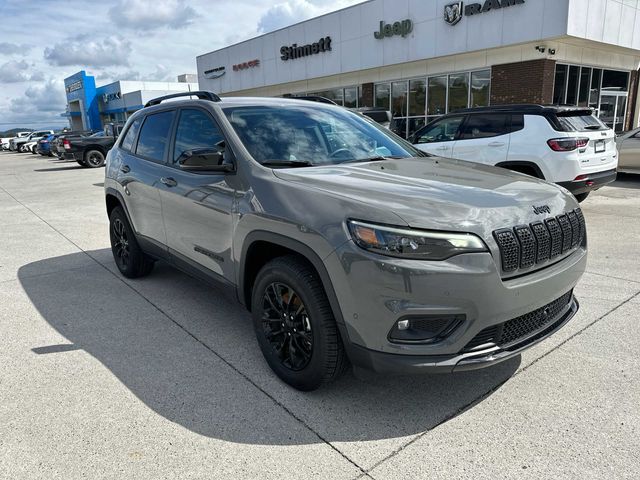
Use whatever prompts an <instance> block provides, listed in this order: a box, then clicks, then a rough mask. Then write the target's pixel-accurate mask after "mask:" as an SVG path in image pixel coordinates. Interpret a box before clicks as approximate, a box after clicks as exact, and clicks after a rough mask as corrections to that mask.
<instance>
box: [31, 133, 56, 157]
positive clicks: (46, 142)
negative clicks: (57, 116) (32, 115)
mask: <svg viewBox="0 0 640 480" xmlns="http://www.w3.org/2000/svg"><path fill="white" fill-rule="evenodd" d="M59 136H60V134H59V133H54V134H51V135H46V136H44V137H42V138H41V139H40V140H39V141H38V144H37V145H36V153H39V154H40V155H42V156H44V157H53V153H52V152H51V142H53V140H55V139H56V138H57V137H59Z"/></svg>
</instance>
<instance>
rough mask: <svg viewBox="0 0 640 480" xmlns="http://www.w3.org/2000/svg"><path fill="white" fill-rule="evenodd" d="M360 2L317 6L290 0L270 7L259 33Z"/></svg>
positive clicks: (259, 23)
mask: <svg viewBox="0 0 640 480" xmlns="http://www.w3.org/2000/svg"><path fill="white" fill-rule="evenodd" d="M355 3H360V2H358V1H353V0H351V1H349V0H338V1H334V2H330V3H329V2H324V3H320V4H316V3H315V2H313V1H310V0H288V1H286V2H282V3H278V4H276V5H273V6H272V7H269V9H268V10H267V11H266V13H264V14H263V15H262V17H261V18H260V20H259V21H258V32H260V33H268V32H272V31H274V30H278V29H279V28H283V27H287V26H289V25H292V24H294V23H298V22H301V21H303V20H307V19H309V18H311V17H316V16H318V15H322V14H324V13H327V12H331V11H335V10H339V9H341V8H344V7H348V6H350V5H353V4H355Z"/></svg>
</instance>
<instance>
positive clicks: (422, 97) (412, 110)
mask: <svg viewBox="0 0 640 480" xmlns="http://www.w3.org/2000/svg"><path fill="white" fill-rule="evenodd" d="M426 107H427V85H426V82H425V81H424V80H411V81H410V82H409V116H417V115H422V116H424V115H426V114H427V112H426Z"/></svg>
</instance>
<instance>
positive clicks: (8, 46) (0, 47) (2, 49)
mask: <svg viewBox="0 0 640 480" xmlns="http://www.w3.org/2000/svg"><path fill="white" fill-rule="evenodd" d="M29 50H31V45H27V44H24V43H23V44H20V45H18V44H17V43H10V42H0V53H2V54H4V55H13V54H15V53H22V54H25V53H27V52H29Z"/></svg>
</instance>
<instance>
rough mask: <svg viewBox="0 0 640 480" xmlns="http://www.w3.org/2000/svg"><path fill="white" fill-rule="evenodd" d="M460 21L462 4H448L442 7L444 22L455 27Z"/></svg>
mask: <svg viewBox="0 0 640 480" xmlns="http://www.w3.org/2000/svg"><path fill="white" fill-rule="evenodd" d="M460 20H462V2H456V3H450V4H449V5H445V7H444V21H445V22H447V23H448V24H449V25H455V24H456V23H458V22H459V21H460Z"/></svg>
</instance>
